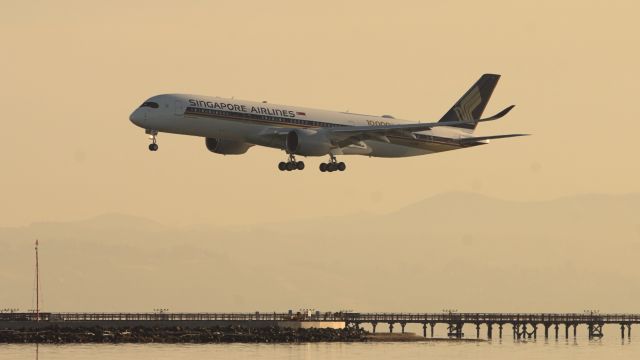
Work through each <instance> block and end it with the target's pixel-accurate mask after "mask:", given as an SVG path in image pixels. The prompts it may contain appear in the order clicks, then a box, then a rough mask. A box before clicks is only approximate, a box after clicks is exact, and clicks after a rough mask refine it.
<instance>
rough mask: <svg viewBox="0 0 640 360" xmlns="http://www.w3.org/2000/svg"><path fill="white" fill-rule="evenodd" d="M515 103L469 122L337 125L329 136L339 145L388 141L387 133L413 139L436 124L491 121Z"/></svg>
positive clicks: (330, 130) (503, 114)
mask: <svg viewBox="0 0 640 360" xmlns="http://www.w3.org/2000/svg"><path fill="white" fill-rule="evenodd" d="M514 106H515V105H511V106H509V107H508V108H506V109H504V110H502V111H500V112H499V113H497V114H496V115H493V116H491V117H488V118H484V119H478V120H474V121H469V122H462V121H440V122H428V123H416V124H399V125H378V126H345V127H337V128H331V129H329V130H328V131H329V136H330V137H331V140H332V141H334V142H336V143H338V144H340V145H341V146H344V145H347V144H348V143H352V142H356V141H361V140H366V139H373V140H380V141H384V142H390V141H389V139H388V138H387V135H400V136H409V137H412V138H414V139H415V135H414V134H413V133H414V132H419V131H425V130H431V129H432V128H434V127H437V126H453V125H460V124H465V123H469V124H475V123H477V122H482V121H492V120H497V119H500V118H501V117H503V116H505V115H507V113H508V112H509V111H511V109H513V107H514Z"/></svg>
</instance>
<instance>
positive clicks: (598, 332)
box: [588, 323, 604, 339]
mask: <svg viewBox="0 0 640 360" xmlns="http://www.w3.org/2000/svg"><path fill="white" fill-rule="evenodd" d="M603 325H604V324H594V323H589V324H588V326H589V339H593V338H601V337H603V336H604V334H603V333H602V326H603Z"/></svg>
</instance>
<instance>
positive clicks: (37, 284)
mask: <svg viewBox="0 0 640 360" xmlns="http://www.w3.org/2000/svg"><path fill="white" fill-rule="evenodd" d="M36 321H40V269H39V264H38V239H36Z"/></svg>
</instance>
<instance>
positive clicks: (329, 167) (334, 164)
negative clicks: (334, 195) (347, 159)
mask: <svg viewBox="0 0 640 360" xmlns="http://www.w3.org/2000/svg"><path fill="white" fill-rule="evenodd" d="M329 156H330V157H331V158H330V159H329V162H328V163H322V164H320V171H322V172H334V171H336V170H338V171H345V170H346V169H347V165H346V164H345V163H343V162H338V160H336V156H335V155H333V154H329Z"/></svg>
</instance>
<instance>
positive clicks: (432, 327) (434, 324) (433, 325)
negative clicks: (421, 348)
mask: <svg viewBox="0 0 640 360" xmlns="http://www.w3.org/2000/svg"><path fill="white" fill-rule="evenodd" d="M429 325H430V326H431V337H433V329H434V328H435V327H436V323H431V324H429Z"/></svg>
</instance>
